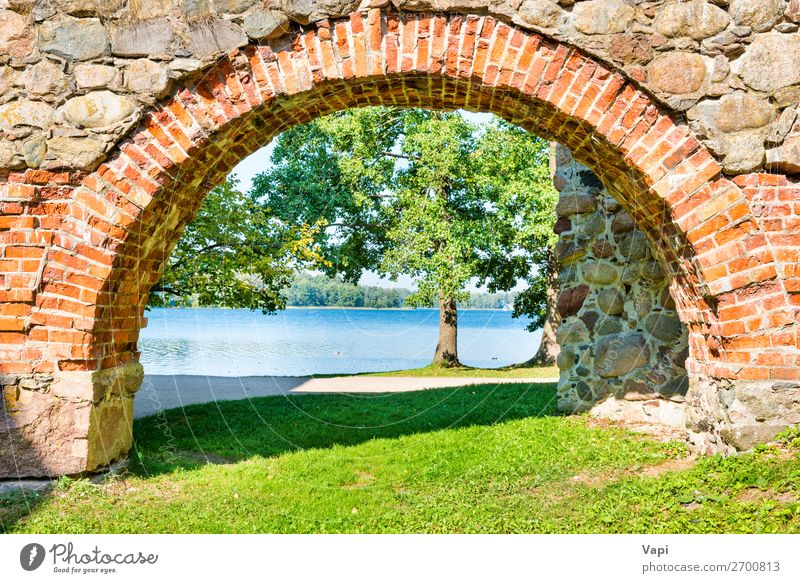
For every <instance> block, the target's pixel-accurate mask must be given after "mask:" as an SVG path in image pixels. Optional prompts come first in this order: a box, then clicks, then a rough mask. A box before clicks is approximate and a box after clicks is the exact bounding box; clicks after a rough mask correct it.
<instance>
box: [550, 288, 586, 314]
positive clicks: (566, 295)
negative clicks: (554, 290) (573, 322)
mask: <svg viewBox="0 0 800 583" xmlns="http://www.w3.org/2000/svg"><path fill="white" fill-rule="evenodd" d="M587 295H589V286H588V285H578V286H575V287H571V288H567V289H563V290H561V293H559V294H558V301H557V302H556V308H557V310H558V315H559V316H561V317H562V318H568V317H569V316H574V315H575V314H577V313H578V312H579V311H580V309H581V307H583V302H584V301H585V300H586V296H587Z"/></svg>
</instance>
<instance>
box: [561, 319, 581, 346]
mask: <svg viewBox="0 0 800 583" xmlns="http://www.w3.org/2000/svg"><path fill="white" fill-rule="evenodd" d="M587 340H589V330H587V329H586V324H584V323H583V322H582V321H580V320H572V321H567V322H564V323H563V324H561V325H560V326H559V327H558V331H557V332H556V341H557V342H558V344H559V345H560V346H564V345H566V344H579V343H581V342H586V341H587Z"/></svg>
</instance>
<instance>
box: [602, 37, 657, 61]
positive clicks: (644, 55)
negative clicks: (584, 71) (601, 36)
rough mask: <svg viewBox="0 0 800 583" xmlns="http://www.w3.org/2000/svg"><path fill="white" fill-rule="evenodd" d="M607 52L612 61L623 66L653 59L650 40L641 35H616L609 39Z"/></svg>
mask: <svg viewBox="0 0 800 583" xmlns="http://www.w3.org/2000/svg"><path fill="white" fill-rule="evenodd" d="M608 52H609V54H610V55H611V57H612V58H613V59H617V60H618V61H622V62H623V63H625V64H631V63H647V62H648V61H650V59H652V58H653V47H652V45H651V44H650V39H648V37H647V36H646V35H643V34H629V33H623V34H617V35H614V38H612V39H611V43H610V44H609V46H608Z"/></svg>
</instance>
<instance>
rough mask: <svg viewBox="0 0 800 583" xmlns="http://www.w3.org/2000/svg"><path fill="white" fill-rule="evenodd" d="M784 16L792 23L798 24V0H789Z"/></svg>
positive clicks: (799, 8) (799, 20)
mask: <svg viewBox="0 0 800 583" xmlns="http://www.w3.org/2000/svg"><path fill="white" fill-rule="evenodd" d="M784 14H785V16H786V18H788V19H789V20H791V21H792V22H794V23H800V0H789V4H787V5H786V12H784Z"/></svg>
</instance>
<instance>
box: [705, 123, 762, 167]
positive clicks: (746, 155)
mask: <svg viewBox="0 0 800 583" xmlns="http://www.w3.org/2000/svg"><path fill="white" fill-rule="evenodd" d="M766 134H767V132H766V128H765V129H764V130H761V129H756V130H749V131H740V132H736V133H733V134H724V133H721V134H719V135H717V136H716V138H715V140H714V141H713V142H710V143H709V146H711V147H713V149H714V151H716V152H717V153H718V155H719V156H720V157H721V158H722V163H723V164H725V168H727V169H728V170H729V171H731V172H737V173H744V172H752V171H754V170H756V169H757V168H759V167H761V165H762V164H764V158H765V150H764V139H765V137H766Z"/></svg>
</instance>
